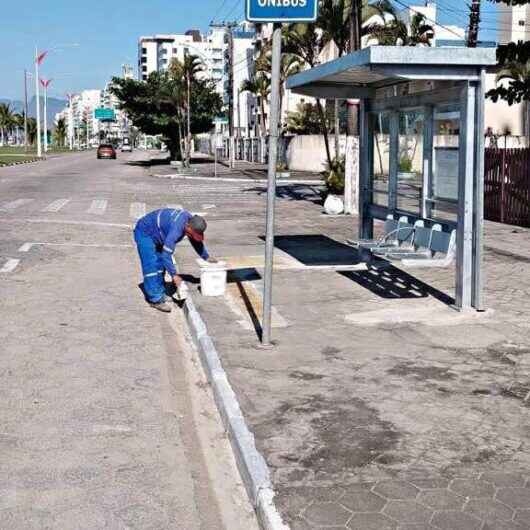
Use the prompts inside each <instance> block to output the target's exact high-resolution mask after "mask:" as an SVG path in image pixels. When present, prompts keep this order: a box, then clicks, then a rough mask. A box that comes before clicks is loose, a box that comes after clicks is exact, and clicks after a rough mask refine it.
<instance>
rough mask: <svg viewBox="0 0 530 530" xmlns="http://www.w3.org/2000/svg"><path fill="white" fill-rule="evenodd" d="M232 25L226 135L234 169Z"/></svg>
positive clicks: (229, 28) (229, 44)
mask: <svg viewBox="0 0 530 530" xmlns="http://www.w3.org/2000/svg"><path fill="white" fill-rule="evenodd" d="M233 27H234V23H230V22H229V23H228V24H227V28H228V134H229V137H230V139H229V141H230V167H231V168H233V167H234V159H235V156H234V155H235V153H234V145H235V142H234V34H233V31H232V29H233Z"/></svg>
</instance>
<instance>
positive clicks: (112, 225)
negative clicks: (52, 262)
mask: <svg viewBox="0 0 530 530" xmlns="http://www.w3.org/2000/svg"><path fill="white" fill-rule="evenodd" d="M0 223H36V224H42V223H51V224H62V225H78V226H105V227H110V228H126V229H128V230H131V229H133V228H134V225H127V224H121V223H102V222H99V221H70V220H64V219H27V218H26V219H2V218H0Z"/></svg>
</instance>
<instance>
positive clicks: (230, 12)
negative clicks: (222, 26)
mask: <svg viewBox="0 0 530 530" xmlns="http://www.w3.org/2000/svg"><path fill="white" fill-rule="evenodd" d="M240 5H241V0H236V2H235V4H234V5H233V6H232V9H230V11H229V12H228V13H227V14H226V18H227V19H228V18H230V17H231V16H232V13H233V12H234V11H235V10H236V8H237V6H240Z"/></svg>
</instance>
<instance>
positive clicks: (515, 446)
mask: <svg viewBox="0 0 530 530" xmlns="http://www.w3.org/2000/svg"><path fill="white" fill-rule="evenodd" d="M196 185H197V186H198V187H199V186H200V185H201V184H200V183H197V184H196ZM197 189H199V188H197ZM263 200H265V198H264V197H263ZM321 210H322V207H321V205H320V204H318V201H314V200H304V198H303V197H302V198H300V200H296V201H294V200H289V198H288V195H285V196H283V197H280V198H279V199H278V202H277V213H278V216H277V219H278V222H277V231H276V233H277V235H278V237H277V239H276V254H275V263H276V270H275V276H274V297H273V301H274V312H273V335H274V339H275V340H276V341H277V345H276V347H275V348H274V349H273V350H271V351H263V350H258V349H256V348H255V346H256V344H257V342H258V335H259V333H260V327H259V326H260V324H259V323H260V321H261V303H262V296H261V293H262V269H261V266H262V256H263V236H264V233H263V226H264V217H263V210H262V209H261V208H258V209H255V210H254V211H250V210H245V211H244V215H240V212H239V211H238V209H236V208H231V207H230V205H229V204H228V203H226V204H225V205H224V206H223V209H222V211H221V209H219V210H218V214H219V216H220V218H219V220H212V222H210V227H209V229H208V245H209V248H210V250H211V252H212V254H214V255H215V256H216V257H219V258H222V259H227V260H228V262H229V263H230V265H231V267H232V268H233V269H234V270H233V271H232V272H231V273H230V277H229V285H228V288H227V292H226V294H225V296H224V297H221V298H205V297H202V296H201V295H200V293H199V291H198V284H197V281H198V267H197V265H196V263H195V259H196V256H195V255H194V254H193V253H192V251H191V248H189V247H183V248H182V249H180V251H179V254H178V261H179V264H180V267H181V269H182V270H183V271H184V272H185V273H187V274H188V276H187V279H188V280H189V281H190V283H191V286H192V295H193V299H194V301H195V304H196V306H197V309H198V310H199V312H200V314H201V315H202V317H203V319H204V321H205V322H206V325H207V327H208V331H209V333H210V335H211V336H212V338H213V340H214V343H215V346H216V348H217V350H218V352H219V354H220V356H221V360H222V364H223V367H224V369H225V370H226V372H227V374H228V378H229V381H230V383H231V385H232V386H233V388H234V390H235V392H236V394H237V397H238V399H239V402H240V404H241V408H242V410H243V413H244V416H245V419H246V421H247V423H248V425H249V428H250V430H251V431H252V432H253V433H254V435H255V437H256V444H257V446H258V449H259V450H260V451H261V452H262V454H263V456H264V457H265V459H266V461H267V463H268V465H269V467H270V469H271V474H272V480H273V484H274V488H275V490H276V492H277V497H276V502H277V504H278V506H279V508H280V510H281V513H282V515H283V517H284V520H285V522H287V523H288V524H289V525H290V526H291V528H293V529H296V530H301V529H316V528H324V527H326V528H328V527H331V528H349V529H351V530H354V529H355V530H372V529H373V530H384V529H403V530H404V529H410V530H412V529H415V530H420V529H426V528H429V529H430V528H432V529H447V530H459V529H465V530H468V529H476V530H479V529H480V530H486V529H489V530H494V529H495V530H504V529H523V528H530V453H529V452H528V435H529V433H530V421H529V414H528V412H529V406H530V347H529V344H530V340H529V339H530V325H529V323H528V311H527V300H528V298H529V297H530V275H529V274H528V272H529V266H528V256H527V255H526V254H527V251H524V250H523V251H519V250H518V249H524V248H526V249H528V248H530V246H529V244H530V231H528V230H525V229H520V228H517V229H515V228H513V227H506V226H501V225H497V224H493V223H487V225H486V247H487V250H486V253H485V278H486V302H487V306H488V307H489V308H490V311H488V312H486V313H483V314H476V313H470V314H460V313H457V312H455V311H453V310H452V309H451V308H450V307H449V306H448V304H449V303H451V296H452V293H453V282H454V272H453V271H452V270H431V271H429V270H423V271H422V270H418V271H413V272H412V271H409V273H407V272H405V271H402V270H399V269H398V268H390V269H388V270H385V271H380V272H378V271H373V270H370V271H367V272H359V271H349V272H348V271H342V272H337V271H334V270H332V266H334V265H341V264H345V263H351V261H352V259H354V254H353V251H352V249H351V248H349V247H347V246H346V245H344V244H343V242H344V241H345V240H346V239H348V238H351V237H354V236H355V234H356V226H355V219H352V218H348V217H340V218H329V217H326V216H323V215H322V213H321ZM514 230H515V232H514V233H512V232H513V231H514ZM525 252H526V253H525ZM318 266H321V267H322V266H323V268H322V269H318Z"/></svg>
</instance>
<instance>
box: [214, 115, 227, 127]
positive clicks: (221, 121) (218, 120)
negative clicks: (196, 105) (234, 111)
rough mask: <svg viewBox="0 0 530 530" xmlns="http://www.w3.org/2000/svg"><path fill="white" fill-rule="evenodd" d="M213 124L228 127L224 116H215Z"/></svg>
mask: <svg viewBox="0 0 530 530" xmlns="http://www.w3.org/2000/svg"><path fill="white" fill-rule="evenodd" d="M213 122H214V123H215V124H220V125H228V118H227V117H226V116H216V117H215V118H214V119H213Z"/></svg>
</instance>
